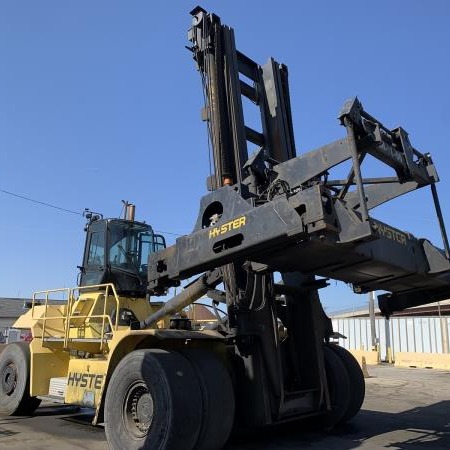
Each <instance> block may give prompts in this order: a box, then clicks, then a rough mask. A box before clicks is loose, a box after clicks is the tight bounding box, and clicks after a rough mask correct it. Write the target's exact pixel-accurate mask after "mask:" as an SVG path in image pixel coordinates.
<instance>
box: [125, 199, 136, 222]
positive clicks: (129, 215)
mask: <svg viewBox="0 0 450 450" xmlns="http://www.w3.org/2000/svg"><path fill="white" fill-rule="evenodd" d="M135 211H136V206H135V205H133V204H132V203H128V202H127V203H126V215H125V218H126V220H130V221H132V222H134V215H135Z"/></svg>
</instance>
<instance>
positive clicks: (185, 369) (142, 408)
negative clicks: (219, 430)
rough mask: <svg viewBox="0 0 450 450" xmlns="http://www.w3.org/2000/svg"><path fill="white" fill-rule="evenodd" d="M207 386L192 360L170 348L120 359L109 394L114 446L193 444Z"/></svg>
mask: <svg viewBox="0 0 450 450" xmlns="http://www.w3.org/2000/svg"><path fill="white" fill-rule="evenodd" d="M201 411H202V401H201V391H200V387H199V383H198V381H197V377H196V374H195V371H194V369H193V367H192V366H191V364H190V363H189V361H187V360H186V359H185V358H184V357H183V356H181V355H180V354H178V353H175V352H170V351H165V350H156V349H152V350H148V349H145V350H136V351H134V352H132V353H130V354H128V355H127V356H126V357H125V358H123V360H122V361H121V362H120V363H119V364H118V366H117V367H116V369H115V370H114V372H113V374H112V377H111V380H110V382H109V385H108V388H107V392H106V400H105V432H106V437H107V440H108V444H109V447H110V448H111V449H112V450H123V449H127V450H137V449H158V450H179V449H185V450H191V449H193V448H194V445H195V443H196V441H197V439H198V436H199V431H200V426H201V419H202V414H201Z"/></svg>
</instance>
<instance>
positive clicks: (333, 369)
mask: <svg viewBox="0 0 450 450" xmlns="http://www.w3.org/2000/svg"><path fill="white" fill-rule="evenodd" d="M323 352H324V358H325V371H326V374H327V382H328V391H329V393H330V403H331V410H330V411H328V412H326V414H325V416H324V420H325V423H324V425H327V426H333V425H337V424H339V423H341V422H342V421H343V419H344V416H345V414H346V413H347V410H348V406H349V403H350V380H349V376H348V374H347V369H346V368H345V365H344V363H343V362H342V361H341V358H340V357H339V356H338V355H337V354H336V353H335V352H334V351H333V350H331V349H330V348H329V347H327V346H324V348H323Z"/></svg>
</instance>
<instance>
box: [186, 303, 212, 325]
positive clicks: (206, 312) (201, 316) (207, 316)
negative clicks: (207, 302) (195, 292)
mask: <svg viewBox="0 0 450 450" xmlns="http://www.w3.org/2000/svg"><path fill="white" fill-rule="evenodd" d="M187 315H188V318H189V319H191V320H205V321H213V320H216V316H215V315H214V314H213V313H212V312H211V310H210V309H209V308H207V307H206V306H203V305H196V304H193V305H191V306H190V307H189V308H188V311H187Z"/></svg>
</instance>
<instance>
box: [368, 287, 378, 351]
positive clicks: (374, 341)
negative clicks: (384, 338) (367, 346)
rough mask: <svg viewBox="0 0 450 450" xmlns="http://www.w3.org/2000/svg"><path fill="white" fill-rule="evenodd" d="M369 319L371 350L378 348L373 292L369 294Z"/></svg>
mask: <svg viewBox="0 0 450 450" xmlns="http://www.w3.org/2000/svg"><path fill="white" fill-rule="evenodd" d="M369 317H370V334H371V337H372V350H376V349H377V348H378V339H377V331H376V327H375V292H373V291H371V292H369Z"/></svg>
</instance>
